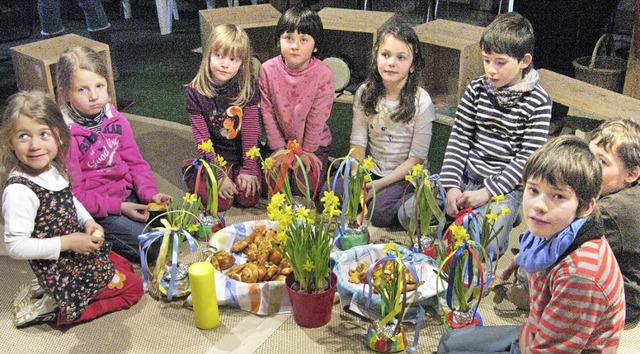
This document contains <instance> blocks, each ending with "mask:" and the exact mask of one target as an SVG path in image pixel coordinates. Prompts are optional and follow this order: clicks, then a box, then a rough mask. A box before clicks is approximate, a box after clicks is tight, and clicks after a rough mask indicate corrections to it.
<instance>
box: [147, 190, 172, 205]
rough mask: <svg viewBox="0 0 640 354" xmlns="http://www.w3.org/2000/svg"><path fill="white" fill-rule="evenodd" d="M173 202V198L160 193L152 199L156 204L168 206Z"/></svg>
mask: <svg viewBox="0 0 640 354" xmlns="http://www.w3.org/2000/svg"><path fill="white" fill-rule="evenodd" d="M170 200H171V196H170V195H168V194H164V193H158V194H156V195H154V196H153V197H151V201H152V202H154V203H156V204H167V203H169V201H170Z"/></svg>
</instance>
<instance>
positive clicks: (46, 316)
mask: <svg viewBox="0 0 640 354" xmlns="http://www.w3.org/2000/svg"><path fill="white" fill-rule="evenodd" d="M27 302H28V303H26V304H24V302H23V304H24V306H22V307H21V308H20V309H19V310H18V311H17V312H16V318H15V319H14V320H13V325H14V326H16V328H23V327H26V326H30V325H34V324H38V323H45V322H50V321H53V320H55V319H56V314H57V310H58V304H57V303H56V301H55V300H54V299H53V298H52V297H51V296H49V295H47V294H44V295H43V296H42V297H41V298H39V299H30V301H27Z"/></svg>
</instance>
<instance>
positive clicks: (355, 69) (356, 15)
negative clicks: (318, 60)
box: [318, 7, 394, 79]
mask: <svg viewBox="0 0 640 354" xmlns="http://www.w3.org/2000/svg"><path fill="white" fill-rule="evenodd" d="M318 15H319V16H320V19H321V20H322V26H323V28H324V33H325V38H324V41H325V46H324V47H325V48H324V49H325V53H324V55H323V56H324V57H339V58H342V59H343V60H344V61H345V62H347V64H349V68H350V69H351V75H352V76H354V77H356V78H358V79H364V78H365V77H366V74H367V69H368V68H369V62H370V61H371V50H372V49H373V44H374V43H375V40H376V32H377V31H378V29H379V28H380V27H381V26H382V24H384V23H385V22H386V21H387V20H389V19H390V18H392V17H393V16H394V13H393V12H380V11H364V10H352V9H342V8H332V7H325V8H323V9H322V10H320V12H318Z"/></svg>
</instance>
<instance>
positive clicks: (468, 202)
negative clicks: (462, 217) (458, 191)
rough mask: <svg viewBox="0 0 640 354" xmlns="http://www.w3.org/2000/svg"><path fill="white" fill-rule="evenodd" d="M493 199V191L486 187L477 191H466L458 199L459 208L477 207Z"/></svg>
mask: <svg viewBox="0 0 640 354" xmlns="http://www.w3.org/2000/svg"><path fill="white" fill-rule="evenodd" d="M489 199H491V192H489V190H488V189H487V188H486V187H485V188H481V189H478V190H476V191H465V192H462V195H461V196H460V198H459V199H458V209H459V210H461V209H464V208H466V207H471V208H474V209H475V208H477V207H479V206H481V205H485V204H487V202H488V201H489Z"/></svg>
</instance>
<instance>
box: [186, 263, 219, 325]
mask: <svg viewBox="0 0 640 354" xmlns="http://www.w3.org/2000/svg"><path fill="white" fill-rule="evenodd" d="M189 282H190V283H191V303H192V304H193V316H194V318H195V321H196V327H198V328H200V329H211V328H213V327H215V326H217V325H218V323H220V314H219V313H218V298H217V297H216V284H215V282H214V281H213V265H211V263H209V262H196V263H193V264H192V265H191V266H190V267H189Z"/></svg>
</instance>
